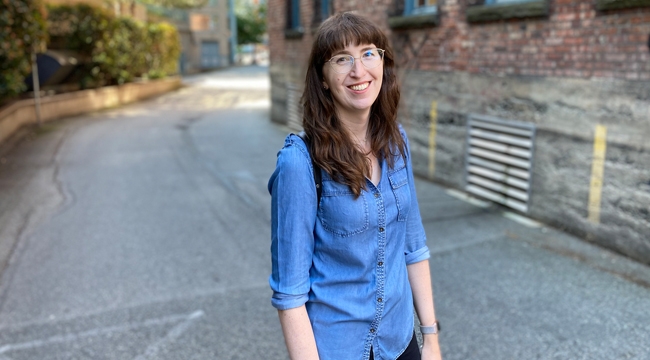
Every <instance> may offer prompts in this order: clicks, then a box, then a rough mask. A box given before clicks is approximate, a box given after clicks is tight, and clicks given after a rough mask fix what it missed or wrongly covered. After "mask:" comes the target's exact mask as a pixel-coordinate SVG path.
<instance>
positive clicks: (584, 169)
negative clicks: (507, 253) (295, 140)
mask: <svg viewBox="0 0 650 360" xmlns="http://www.w3.org/2000/svg"><path fill="white" fill-rule="evenodd" d="M341 11H358V12H359V13H362V14H364V15H366V16H368V17H369V18H371V19H372V20H374V21H375V22H376V23H377V24H378V25H380V26H381V27H382V28H383V29H384V30H385V32H386V33H387V35H388V36H389V39H391V43H392V46H393V49H394V51H395V54H396V56H397V59H396V62H397V63H398V65H399V72H398V73H399V79H400V83H401V84H402V102H401V107H400V114H399V118H400V122H401V123H402V124H403V125H404V127H405V128H406V129H407V131H408V133H409V137H410V139H411V143H412V153H413V161H414V168H415V171H416V172H417V173H418V174H419V175H420V176H424V177H428V178H430V179H432V180H435V181H437V182H440V183H443V184H445V185H447V186H450V187H454V188H458V189H461V190H464V191H467V192H469V193H472V194H475V195H478V196H481V197H483V198H487V199H490V200H492V201H495V202H498V203H501V204H503V205H504V206H507V207H510V208H513V209H515V210H516V211H518V212H520V213H524V214H526V215H527V216H530V217H532V218H535V219H539V220H541V221H543V222H546V223H549V224H552V225H554V226H557V227H559V228H563V229H565V230H568V231H571V232H574V233H576V234H578V235H581V236H583V237H584V238H585V239H588V240H590V241H592V242H595V243H598V244H600V245H602V246H605V247H608V248H610V249H613V250H615V251H618V252H620V253H623V254H625V255H627V256H630V257H632V258H635V259H637V260H640V261H642V262H645V263H650V140H648V139H650V0H529V1H525V0H524V1H521V0H520V1H512V0H438V1H437V2H436V1H435V0H366V1H360V0H269V25H268V33H269V48H270V61H271V65H270V73H271V84H272V85H271V86H272V95H271V96H272V111H271V118H272V120H273V121H276V122H279V123H286V124H288V125H289V126H292V127H299V126H300V125H299V124H300V121H301V118H300V116H301V115H300V108H299V106H298V101H299V98H300V95H301V93H302V92H301V91H302V89H301V87H302V86H303V81H304V74H305V63H306V61H307V57H308V55H309V50H310V46H311V41H312V39H313V33H314V32H315V30H316V28H317V27H318V25H319V24H320V22H321V19H323V18H326V17H327V16H328V15H329V14H332V13H334V12H341Z"/></svg>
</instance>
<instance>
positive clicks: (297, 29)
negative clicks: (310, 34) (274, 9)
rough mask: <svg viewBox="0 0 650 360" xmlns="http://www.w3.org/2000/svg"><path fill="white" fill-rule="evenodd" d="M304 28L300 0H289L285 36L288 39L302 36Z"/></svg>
mask: <svg viewBox="0 0 650 360" xmlns="http://www.w3.org/2000/svg"><path fill="white" fill-rule="evenodd" d="M303 33H304V30H303V28H302V26H301V24H300V0H287V28H286V30H284V36H285V38H288V39H295V38H301V37H302V35H303Z"/></svg>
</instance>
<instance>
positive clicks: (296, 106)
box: [287, 82, 302, 131]
mask: <svg viewBox="0 0 650 360" xmlns="http://www.w3.org/2000/svg"><path fill="white" fill-rule="evenodd" d="M300 95H301V94H300V91H299V90H298V87H297V86H296V85H295V84H294V83H291V82H288V83H287V116H288V119H287V120H288V121H287V126H289V128H291V129H293V130H297V131H300V130H302V107H301V106H300Z"/></svg>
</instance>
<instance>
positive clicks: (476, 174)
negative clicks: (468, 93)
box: [465, 114, 535, 212]
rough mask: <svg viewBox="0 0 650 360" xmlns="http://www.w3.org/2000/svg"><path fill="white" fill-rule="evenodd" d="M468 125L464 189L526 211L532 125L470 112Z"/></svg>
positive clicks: (532, 138) (531, 152) (532, 137)
mask: <svg viewBox="0 0 650 360" xmlns="http://www.w3.org/2000/svg"><path fill="white" fill-rule="evenodd" d="M468 127H469V129H468V132H467V133H468V135H467V149H468V150H467V159H466V162H465V164H466V167H465V177H466V184H467V185H466V187H465V190H466V191H467V192H469V193H472V194H475V195H478V196H480V197H483V198H486V199H488V200H492V201H494V202H497V203H499V204H502V205H505V206H508V207H511V208H513V209H516V210H519V211H521V212H528V201H529V199H530V183H531V178H532V177H531V169H532V167H533V166H532V165H533V164H532V162H533V148H534V143H535V141H534V140H535V126H534V125H531V124H524V123H517V122H512V121H504V120H500V119H497V118H493V117H490V116H484V115H476V114H471V115H470V116H469V122H468Z"/></svg>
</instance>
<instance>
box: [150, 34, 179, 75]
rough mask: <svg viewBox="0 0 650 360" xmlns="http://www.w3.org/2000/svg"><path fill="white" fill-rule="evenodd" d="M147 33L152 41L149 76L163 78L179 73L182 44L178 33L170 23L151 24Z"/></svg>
mask: <svg viewBox="0 0 650 360" xmlns="http://www.w3.org/2000/svg"><path fill="white" fill-rule="evenodd" d="M147 31H148V34H149V39H150V45H151V46H150V57H149V61H148V65H149V71H148V72H147V74H148V76H149V77H150V78H152V79H155V78H161V77H165V76H168V75H172V74H176V73H177V72H178V57H179V56H180V54H181V43H180V37H179V35H178V31H177V30H176V28H175V27H174V26H173V25H171V24H168V23H165V22H159V23H149V25H148V27H147Z"/></svg>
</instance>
